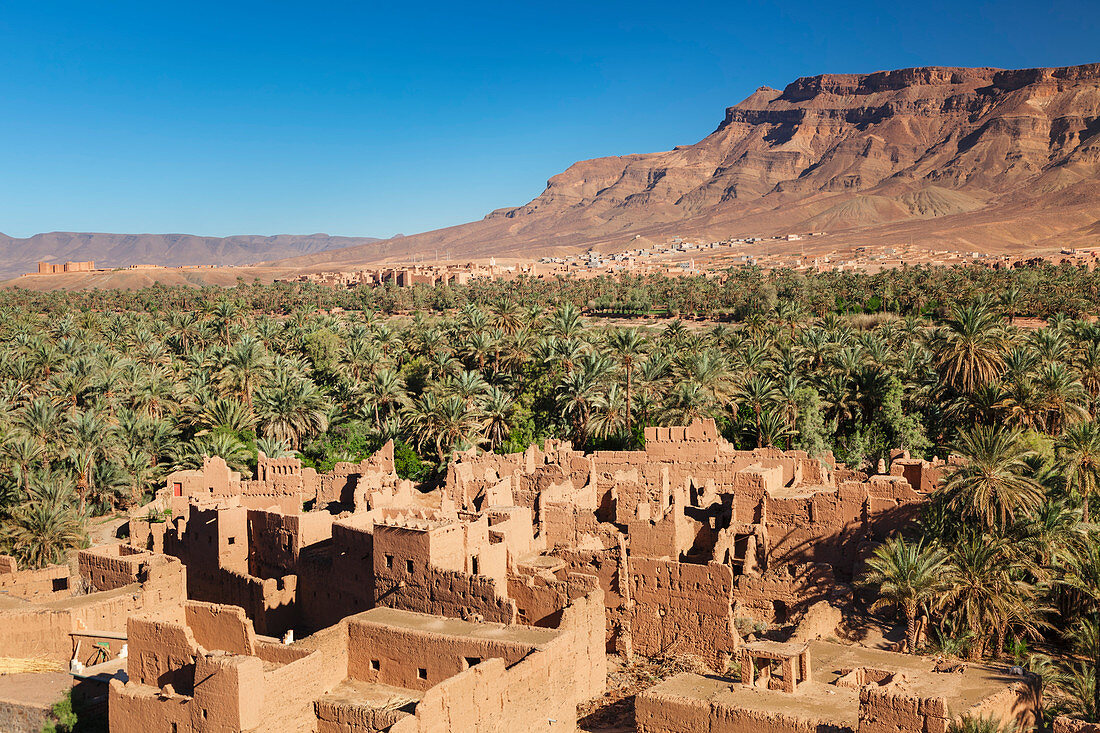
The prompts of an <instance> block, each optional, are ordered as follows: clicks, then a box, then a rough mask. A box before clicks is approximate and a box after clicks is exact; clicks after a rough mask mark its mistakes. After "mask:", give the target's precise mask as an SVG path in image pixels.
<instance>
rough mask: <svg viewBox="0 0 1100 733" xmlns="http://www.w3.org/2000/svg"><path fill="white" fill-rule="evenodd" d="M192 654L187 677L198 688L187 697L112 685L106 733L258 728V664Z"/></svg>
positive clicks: (261, 703) (261, 714) (261, 705)
mask: <svg viewBox="0 0 1100 733" xmlns="http://www.w3.org/2000/svg"><path fill="white" fill-rule="evenodd" d="M197 651H198V653H197V654H196V655H195V656H194V659H195V661H194V664H193V665H191V666H192V667H193V670H194V671H193V677H194V678H195V679H199V680H201V681H202V684H201V685H197V686H196V687H195V688H194V695H193V696H189V695H183V694H180V693H179V692H178V691H165V690H161V689H159V688H157V687H155V686H150V685H147V684H138V683H136V682H134V681H133V677H131V681H130V682H127V683H126V684H125V685H124V684H123V683H121V682H120V681H119V680H117V679H112V680H111V683H110V692H109V702H108V706H107V710H108V720H109V725H110V729H111V730H118V731H131V730H132V731H139V730H140V731H146V730H147V731H176V733H181V732H184V731H186V732H188V733H190V732H194V733H203V732H205V731H242V730H250V729H255V728H257V727H259V726H261V725H262V723H263V722H264V720H265V718H266V717H267V711H266V709H265V707H266V706H265V702H266V700H265V698H264V696H263V694H262V693H263V687H264V673H263V662H262V661H261V660H260V659H258V658H257V657H242V656H234V655H227V654H225V653H213V654H205V653H203V650H202V649H201V647H199V648H198V650H197ZM132 664H133V662H132V661H131V665H132ZM257 693H259V694H257Z"/></svg>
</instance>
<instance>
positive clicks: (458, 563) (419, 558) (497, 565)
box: [373, 523, 516, 623]
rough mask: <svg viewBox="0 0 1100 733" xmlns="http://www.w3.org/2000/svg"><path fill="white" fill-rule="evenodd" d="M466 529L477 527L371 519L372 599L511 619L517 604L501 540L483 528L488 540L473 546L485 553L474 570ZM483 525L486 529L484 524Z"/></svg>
mask: <svg viewBox="0 0 1100 733" xmlns="http://www.w3.org/2000/svg"><path fill="white" fill-rule="evenodd" d="M468 529H475V530H476V529H477V527H471V526H470V525H468V524H460V523H452V524H448V525H444V526H440V527H436V528H434V529H431V530H419V529H414V528H411V527H403V526H395V525H385V524H377V525H375V526H374V546H373V565H374V585H375V599H374V602H375V603H376V604H377V605H381V606H389V607H390V608H399V609H403V610H406V611H417V612H419V613H427V614H433V615H437V616H450V617H452V618H473V617H481V618H482V619H484V620H486V621H495V622H499V623H513V622H514V620H515V612H516V611H515V609H516V604H515V602H514V601H512V600H510V599H508V598H507V595H506V593H507V586H506V581H505V577H504V575H505V573H504V571H505V567H504V561H505V547H504V545H503V544H502V543H500V544H497V545H495V546H490V545H488V537H487V534H486V536H485V537H484V541H485V543H486V544H481V542H480V541H478V542H476V543H475V544H476V548H475V549H477V550H478V552H479V553H480V556H481V557H484V558H485V562H486V566H485V567H483V568H479V573H478V574H477V575H473V574H472V570H473V568H472V567H471V564H470V563H471V561H472V555H470V554H468V553H467V545H466V540H467V535H466V531H468ZM482 529H485V530H487V525H486V526H485V527H483V528H482ZM494 556H495V557H494ZM482 571H483V572H485V573H494V574H495V575H496V577H494V576H493V575H487V574H482Z"/></svg>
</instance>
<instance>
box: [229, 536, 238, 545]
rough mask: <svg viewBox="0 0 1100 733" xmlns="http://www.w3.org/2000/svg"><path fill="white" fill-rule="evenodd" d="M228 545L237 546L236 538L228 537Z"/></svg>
mask: <svg viewBox="0 0 1100 733" xmlns="http://www.w3.org/2000/svg"><path fill="white" fill-rule="evenodd" d="M229 544H231V545H235V544H237V538H236V537H230V538H229Z"/></svg>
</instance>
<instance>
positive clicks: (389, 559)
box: [386, 555, 393, 570]
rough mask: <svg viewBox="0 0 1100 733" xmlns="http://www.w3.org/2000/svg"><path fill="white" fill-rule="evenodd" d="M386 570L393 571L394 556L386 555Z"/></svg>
mask: <svg viewBox="0 0 1100 733" xmlns="http://www.w3.org/2000/svg"><path fill="white" fill-rule="evenodd" d="M386 569H387V570H393V555H386Z"/></svg>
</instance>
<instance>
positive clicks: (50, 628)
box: [0, 555, 186, 664]
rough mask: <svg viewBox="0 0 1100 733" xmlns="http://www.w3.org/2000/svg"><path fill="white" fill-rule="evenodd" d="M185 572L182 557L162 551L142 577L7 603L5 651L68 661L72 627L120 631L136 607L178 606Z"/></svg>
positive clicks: (1, 626) (1, 619) (1, 622)
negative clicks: (81, 591)
mask: <svg viewBox="0 0 1100 733" xmlns="http://www.w3.org/2000/svg"><path fill="white" fill-rule="evenodd" d="M185 575H186V573H185V571H184V568H183V565H182V564H181V563H180V562H179V561H178V560H176V559H174V558H170V557H165V556H163V555H157V556H152V558H151V559H149V560H148V561H146V563H145V580H144V582H142V583H134V584H131V585H127V586H122V587H120V588H115V589H112V590H108V591H102V592H95V593H90V594H88V595H81V596H71V597H65V598H59V599H51V600H47V601H43V602H39V603H33V604H28V605H26V606H19V607H16V608H6V609H2V610H0V649H2V650H3V654H4V656H10V657H46V658H48V659H52V660H55V661H58V662H61V663H63V664H67V663H68V661H69V659H70V658H71V657H72V654H73V648H72V640H71V638H70V637H69V633H70V632H72V631H74V630H77V629H91V630H95V631H115V632H120V631H124V630H125V629H126V620H127V618H128V617H129V616H130V615H131V614H133V613H138V612H142V611H156V612H171V611H172V609H179V608H180V607H181V606H182V604H183V602H184V600H185V599H186V595H185V589H186V579H185ZM85 646H87V645H85Z"/></svg>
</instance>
